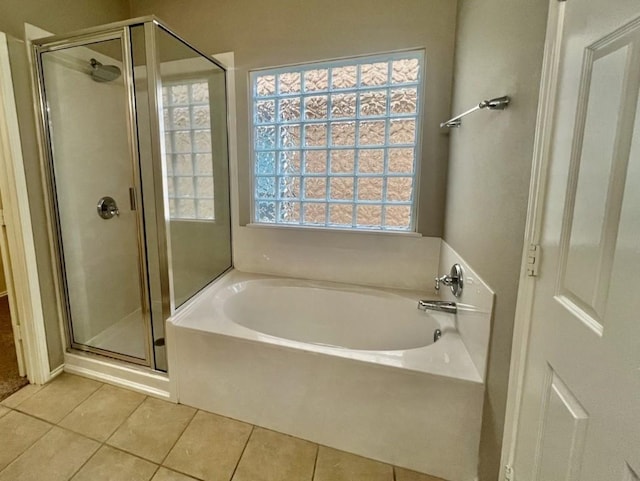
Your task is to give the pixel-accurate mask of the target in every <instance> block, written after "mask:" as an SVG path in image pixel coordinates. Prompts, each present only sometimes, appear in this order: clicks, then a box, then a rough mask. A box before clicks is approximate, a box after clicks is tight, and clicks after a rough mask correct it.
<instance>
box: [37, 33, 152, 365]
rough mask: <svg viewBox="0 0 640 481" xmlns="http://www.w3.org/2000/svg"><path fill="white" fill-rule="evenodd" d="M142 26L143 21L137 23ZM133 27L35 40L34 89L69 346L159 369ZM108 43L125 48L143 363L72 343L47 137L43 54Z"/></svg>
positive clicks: (120, 354) (55, 196)
mask: <svg viewBox="0 0 640 481" xmlns="http://www.w3.org/2000/svg"><path fill="white" fill-rule="evenodd" d="M135 23H142V22H139V21H138V22H135ZM133 24H134V23H133V22H119V23H118V24H114V25H107V26H103V27H97V28H94V29H88V30H86V31H83V32H78V33H75V34H70V35H68V36H64V35H56V36H53V37H46V38H44V39H40V40H34V41H33V42H32V43H33V46H32V49H33V52H32V53H33V60H34V61H33V68H34V76H35V79H36V82H37V88H36V89H35V95H36V98H37V103H38V108H39V114H40V115H38V122H37V123H38V129H39V133H40V136H39V138H40V143H41V151H42V152H43V155H42V156H41V170H42V174H43V178H44V184H45V186H46V194H47V196H48V199H49V200H48V201H47V204H48V210H49V215H50V218H51V220H52V226H51V227H52V228H51V229H50V232H49V234H50V240H51V243H52V244H53V245H52V251H53V252H54V253H55V254H56V255H54V270H55V272H56V275H57V278H58V279H57V281H58V282H57V291H58V299H59V304H60V308H61V311H62V312H61V314H62V316H63V317H64V321H65V322H64V323H63V324H64V330H65V334H66V338H67V343H68V347H69V348H72V349H77V350H80V351H86V352H91V353H96V354H101V355H103V356H107V357H110V358H114V359H118V360H121V361H127V362H131V363H134V364H139V365H143V366H147V367H150V368H152V369H155V355H154V350H153V332H152V329H153V324H152V319H151V306H150V290H149V282H148V267H147V262H148V260H147V248H146V242H145V225H144V209H143V203H142V182H141V171H140V169H141V166H140V157H139V150H138V129H137V120H136V115H135V114H136V112H135V105H136V104H135V91H134V78H133V63H132V52H131V38H130V30H129V27H130V26H131V25H133ZM108 40H120V42H121V48H122V58H123V62H122V67H123V80H124V85H125V89H126V93H127V95H126V103H127V116H126V117H127V136H128V140H129V153H130V158H131V163H132V171H133V178H132V181H133V185H134V190H135V201H136V227H137V229H136V230H137V232H136V234H137V241H138V258H139V262H138V271H139V281H140V297H141V299H140V306H141V309H142V317H143V322H144V323H145V329H144V332H145V341H146V342H145V351H146V358H145V359H140V358H136V357H133V356H128V355H126V354H122V353H116V352H113V351H107V350H104V349H99V348H96V347H92V346H88V345H85V344H81V343H77V342H75V341H74V338H73V329H72V319H71V309H70V303H69V296H68V285H67V276H66V270H65V263H64V251H63V245H62V236H61V225H60V215H59V208H58V198H57V192H56V185H55V171H54V157H53V148H52V144H51V136H50V132H49V128H48V126H49V116H48V109H47V104H46V90H45V84H44V70H43V64H42V57H41V55H42V54H43V53H46V52H54V51H57V50H64V49H68V48H73V47H83V46H87V45H89V44H93V43H97V42H102V41H108Z"/></svg>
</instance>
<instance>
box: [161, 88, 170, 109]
mask: <svg viewBox="0 0 640 481" xmlns="http://www.w3.org/2000/svg"><path fill="white" fill-rule="evenodd" d="M162 104H163V105H164V106H165V107H166V106H167V105H169V87H162Z"/></svg>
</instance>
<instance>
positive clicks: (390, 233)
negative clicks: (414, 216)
mask: <svg viewBox="0 0 640 481" xmlns="http://www.w3.org/2000/svg"><path fill="white" fill-rule="evenodd" d="M242 227H247V228H249V229H267V230H283V231H285V230H288V231H295V232H332V233H340V234H351V235H370V236H385V237H387V236H391V237H416V238H419V237H422V234H420V233H419V232H409V231H388V230H364V229H363V230H355V229H332V228H331V227H313V226H300V225H283V224H258V223H250V224H246V225H244V226H242Z"/></svg>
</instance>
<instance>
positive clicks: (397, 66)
mask: <svg viewBox="0 0 640 481" xmlns="http://www.w3.org/2000/svg"><path fill="white" fill-rule="evenodd" d="M391 65H392V67H391V82H392V83H394V84H399V83H406V82H417V81H418V72H419V70H420V63H419V62H418V59H417V58H408V59H402V60H394V61H393V63H392V64H391Z"/></svg>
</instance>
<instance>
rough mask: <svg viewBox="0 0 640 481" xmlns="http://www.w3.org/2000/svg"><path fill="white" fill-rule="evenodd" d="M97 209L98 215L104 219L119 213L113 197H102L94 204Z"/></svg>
mask: <svg viewBox="0 0 640 481" xmlns="http://www.w3.org/2000/svg"><path fill="white" fill-rule="evenodd" d="M96 208H97V209H98V215H99V216H100V217H102V218H103V219H105V220H108V219H111V218H113V217H114V216H116V215H120V210H119V209H118V205H117V204H116V201H115V200H114V199H113V197H109V196H106V197H103V198H102V199H100V200H99V201H98V205H97V206H96Z"/></svg>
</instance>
